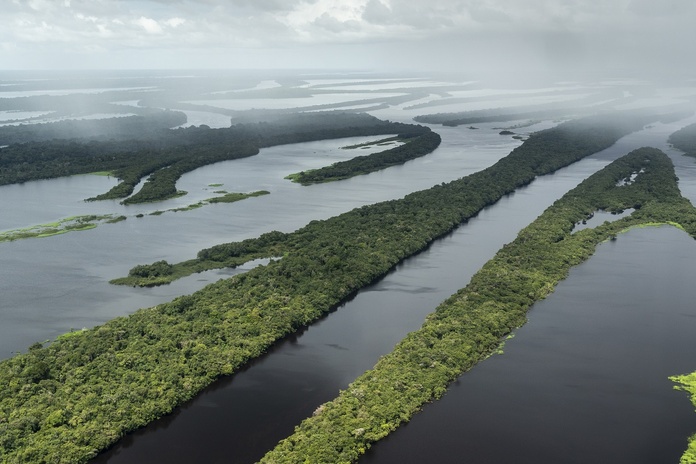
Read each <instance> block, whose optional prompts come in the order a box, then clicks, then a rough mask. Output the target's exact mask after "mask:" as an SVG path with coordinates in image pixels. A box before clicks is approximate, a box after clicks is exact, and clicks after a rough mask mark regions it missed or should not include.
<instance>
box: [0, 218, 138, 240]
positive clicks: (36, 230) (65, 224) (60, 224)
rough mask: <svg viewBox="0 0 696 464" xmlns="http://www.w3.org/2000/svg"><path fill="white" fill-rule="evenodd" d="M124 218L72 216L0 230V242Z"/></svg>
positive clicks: (47, 235)
mask: <svg viewBox="0 0 696 464" xmlns="http://www.w3.org/2000/svg"><path fill="white" fill-rule="evenodd" d="M124 219H125V216H118V217H114V215H113V214H106V215H84V216H74V217H69V218H65V219H61V220H59V221H56V222H51V223H48V224H38V225H35V226H31V227H24V228H22V229H13V230H8V231H5V232H0V242H12V241H14V240H21V239H25V238H41V237H51V236H53V235H59V234H65V233H67V232H75V231H80V230H88V229H94V228H95V227H97V225H99V224H101V223H113V222H119V221H122V220H124Z"/></svg>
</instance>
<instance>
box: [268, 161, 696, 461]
mask: <svg viewBox="0 0 696 464" xmlns="http://www.w3.org/2000/svg"><path fill="white" fill-rule="evenodd" d="M636 173H640V174H639V175H638V176H637V178H636V180H635V182H633V183H631V184H625V185H622V186H617V180H619V179H628V178H630V177H631V176H632V175H635V174H636ZM676 181H677V179H676V176H675V175H674V169H673V166H672V163H671V161H670V160H669V158H668V157H667V156H666V155H665V154H663V153H662V152H660V151H659V150H657V149H653V148H642V149H639V150H636V151H634V152H632V153H631V154H629V155H627V156H625V157H623V158H621V159H619V160H617V161H615V162H613V163H612V164H611V165H609V166H607V167H606V168H605V169H603V170H602V171H600V172H598V173H596V174H594V175H593V176H591V177H590V178H588V179H587V180H585V181H584V182H583V183H581V184H580V185H579V186H578V187H576V188H575V189H573V190H571V191H570V192H568V193H567V194H566V195H564V196H563V198H561V199H560V200H558V201H556V202H555V203H554V204H553V205H552V206H551V207H549V208H548V209H547V210H546V211H545V212H544V213H543V214H542V215H541V216H540V217H539V218H538V219H536V220H535V221H534V222H533V223H532V224H531V225H529V226H528V227H526V228H525V229H523V230H522V231H521V232H520V234H519V235H518V237H517V238H516V239H515V240H514V241H513V242H512V243H510V244H508V245H505V246H504V247H503V248H502V249H501V250H500V251H498V253H497V254H496V256H495V257H494V258H493V259H492V260H491V261H489V262H488V263H486V264H485V265H484V266H483V268H482V269H481V270H480V271H479V272H477V273H476V274H475V275H474V276H473V277H472V279H471V282H470V283H469V285H467V286H466V287H465V288H463V289H462V290H460V291H458V292H457V293H456V294H455V295H453V296H451V297H450V298H449V299H447V300H446V301H445V302H443V303H442V304H441V305H440V306H438V308H437V309H436V311H435V312H434V313H432V314H431V315H430V316H428V318H427V319H426V321H425V323H424V324H423V326H422V327H421V329H420V330H418V331H415V332H412V333H410V334H409V335H407V336H406V338H404V339H403V340H402V341H401V342H400V343H399V344H398V345H397V346H396V347H395V348H394V350H393V351H392V352H391V353H389V354H388V355H386V356H383V357H382V358H381V359H380V360H379V361H378V362H377V364H376V365H375V367H374V368H373V369H372V370H370V371H368V372H366V373H365V374H363V375H362V376H360V377H359V378H358V379H357V380H355V381H354V382H353V383H351V384H350V385H349V386H348V388H347V389H346V390H344V391H342V392H341V393H340V395H339V396H338V397H337V398H336V399H334V400H333V401H330V402H328V403H325V404H323V405H321V406H320V407H319V408H318V409H317V411H316V412H315V413H314V415H313V416H312V417H311V418H308V419H306V420H305V421H303V422H302V424H301V425H299V426H298V427H296V428H295V433H294V434H292V435H291V436H290V437H288V438H286V439H285V440H283V441H281V442H280V443H279V445H278V446H277V447H276V448H275V449H274V450H272V451H271V452H269V453H268V454H267V455H266V456H265V457H264V458H263V459H262V460H261V462H263V463H294V462H354V461H356V460H357V459H358V457H359V456H360V455H361V454H363V453H365V451H366V450H367V449H368V448H369V447H370V446H371V444H372V443H374V442H375V441H377V440H379V439H381V438H383V437H385V436H386V435H388V434H389V433H390V432H392V431H393V430H395V429H396V428H397V427H399V426H400V425H401V424H403V423H405V422H408V420H409V419H410V417H411V416H413V415H414V414H415V413H416V412H418V410H419V409H420V408H421V407H422V406H423V405H424V404H425V403H427V402H429V401H432V400H434V399H437V398H439V397H441V396H442V395H443V394H444V392H445V391H446V388H447V386H448V385H449V383H450V382H452V381H454V380H455V379H456V378H457V377H458V376H459V375H461V374H462V373H463V372H464V371H466V370H468V369H470V368H471V367H473V366H474V365H475V364H476V363H478V362H479V361H481V360H483V359H485V358H486V357H488V356H489V355H490V354H492V353H493V352H494V351H495V350H496V349H497V348H498V347H499V345H500V343H501V340H502V339H503V337H505V336H507V335H509V334H510V332H511V331H512V330H513V329H514V328H516V327H519V326H520V325H522V324H524V322H525V315H526V312H527V310H528V309H529V308H530V307H531V306H532V304H533V303H534V302H535V301H538V300H540V299H543V298H545V297H546V296H548V295H549V294H550V293H551V292H553V289H554V287H555V285H556V284H557V283H558V282H559V281H561V280H563V279H564V278H565V277H566V276H567V275H568V272H569V270H570V268H571V267H572V266H575V265H577V264H579V263H581V262H583V261H585V260H587V259H588V258H589V257H590V256H591V255H592V254H593V253H594V250H595V248H596V246H597V245H598V244H599V243H600V242H602V241H605V240H607V239H609V238H611V237H613V236H615V235H616V234H617V233H620V232H621V231H623V230H626V229H627V228H630V227H632V226H637V225H641V224H645V223H651V224H652V223H671V224H675V225H677V226H678V227H681V228H683V229H685V230H686V231H687V232H688V233H689V234H691V236H692V237H694V238H696V208H694V207H693V206H692V205H691V203H689V201H688V200H686V199H685V198H683V197H682V196H681V194H680V192H679V189H678V187H677V182H676ZM628 208H635V209H636V211H635V212H634V213H633V214H632V215H631V216H630V217H627V218H624V219H621V220H619V221H617V222H614V223H605V224H604V225H601V226H599V227H596V228H595V229H585V230H582V231H579V232H577V233H575V234H572V230H573V227H574V225H575V223H576V222H578V221H581V220H583V219H586V218H588V217H589V216H590V215H592V214H593V213H594V212H595V211H597V210H600V209H601V210H608V211H622V210H624V209H628ZM680 380H682V379H681V378H680ZM689 382H690V385H691V386H692V388H693V376H692V378H690V380H689ZM687 462H690V461H687Z"/></svg>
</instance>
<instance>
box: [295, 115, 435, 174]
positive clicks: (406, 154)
mask: <svg viewBox="0 0 696 464" xmlns="http://www.w3.org/2000/svg"><path fill="white" fill-rule="evenodd" d="M425 129H427V131H425V132H424V133H423V135H418V136H415V137H408V138H406V137H401V136H400V137H399V140H405V142H406V143H405V144H404V145H400V146H398V147H394V148H391V149H389V150H385V151H381V152H379V153H373V154H371V155H366V156H356V157H355V158H353V159H350V160H348V161H341V162H338V163H334V164H332V165H331V166H326V167H323V168H319V169H313V170H311V171H302V172H298V173H296V174H291V175H289V176H288V178H289V179H291V180H292V181H293V182H299V183H300V184H302V185H311V184H318V183H321V182H331V181H335V180H343V179H349V178H351V177H355V176H359V175H362V174H369V173H371V172H375V171H379V170H380V169H384V168H388V167H390V166H396V165H398V164H404V163H405V162H406V161H410V160H412V159H416V158H419V157H421V156H425V155H427V154H428V153H432V151H433V150H435V149H436V148H437V147H438V146H440V141H441V139H440V136H439V135H438V134H436V133H435V132H432V131H430V129H428V128H425Z"/></svg>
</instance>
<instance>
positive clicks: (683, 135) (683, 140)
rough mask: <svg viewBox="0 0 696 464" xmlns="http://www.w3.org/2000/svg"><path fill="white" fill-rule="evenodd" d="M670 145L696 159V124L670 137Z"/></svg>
mask: <svg viewBox="0 0 696 464" xmlns="http://www.w3.org/2000/svg"><path fill="white" fill-rule="evenodd" d="M669 143H671V144H672V146H674V147H675V148H678V149H680V150H681V151H683V152H684V153H685V154H686V155H687V156H693V157H695V158H696V124H691V125H688V126H686V127H683V128H681V129H679V130H678V131H676V132H675V133H673V134H672V135H670V136H669Z"/></svg>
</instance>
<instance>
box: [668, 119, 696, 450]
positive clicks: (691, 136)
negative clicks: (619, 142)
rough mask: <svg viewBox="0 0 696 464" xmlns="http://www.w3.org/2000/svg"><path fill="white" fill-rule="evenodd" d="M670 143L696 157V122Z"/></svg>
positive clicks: (673, 135)
mask: <svg viewBox="0 0 696 464" xmlns="http://www.w3.org/2000/svg"><path fill="white" fill-rule="evenodd" d="M669 143H671V144H672V145H673V146H674V147H675V148H678V149H679V150H681V151H683V152H684V153H685V154H686V155H687V156H693V157H696V124H690V125H688V126H686V127H684V128H682V129H680V130H678V131H676V132H675V133H673V134H672V135H670V136H669ZM694 462H696V461H694Z"/></svg>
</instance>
